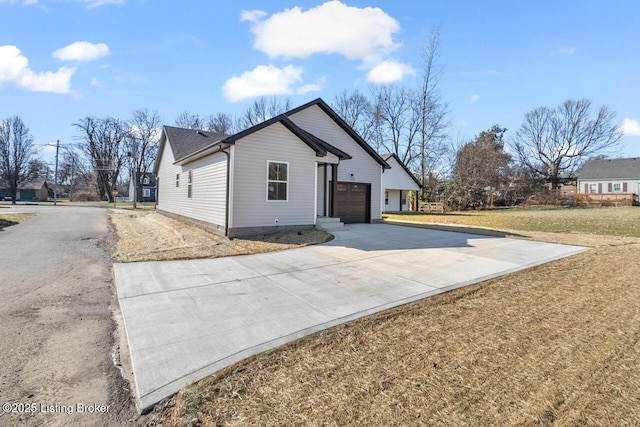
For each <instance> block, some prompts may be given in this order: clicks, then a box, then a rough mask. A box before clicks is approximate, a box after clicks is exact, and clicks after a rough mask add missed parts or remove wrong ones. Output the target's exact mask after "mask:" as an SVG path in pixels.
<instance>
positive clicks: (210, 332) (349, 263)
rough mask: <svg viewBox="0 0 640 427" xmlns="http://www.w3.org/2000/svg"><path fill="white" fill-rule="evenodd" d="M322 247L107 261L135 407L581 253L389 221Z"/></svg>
mask: <svg viewBox="0 0 640 427" xmlns="http://www.w3.org/2000/svg"><path fill="white" fill-rule="evenodd" d="M335 236H336V237H335V239H334V240H333V241H331V242H328V243H325V244H323V245H318V246H312V247H307V248H300V249H293V250H288V251H283V252H271V253H266V254H257V255H247V256H237V257H230V258H218V259H207V260H190V261H164V262H141V263H130V264H115V265H114V270H115V278H116V284H117V288H118V298H119V300H120V306H121V309H122V313H123V316H124V321H125V325H126V329H127V335H128V340H129V347H130V352H131V359H132V364H133V370H134V376H135V380H136V386H137V394H138V399H139V404H140V409H142V410H143V411H144V410H146V409H149V408H150V407H151V406H153V405H154V404H156V403H157V402H159V401H160V400H162V399H163V398H165V397H168V396H170V395H172V394H174V393H175V392H177V391H178V390H179V389H180V388H182V387H184V386H185V385H186V384H188V383H190V382H193V381H195V380H198V379H201V378H203V377H205V376H207V375H209V374H212V373H214V372H216V371H218V370H220V369H222V368H224V367H226V366H228V365H230V364H232V363H234V362H237V361H239V360H241V359H243V358H246V357H248V356H250V355H253V354H256V353H260V352H262V351H265V350H268V349H271V348H274V347H277V346H279V345H282V344H284V343H287V342H290V341H293V340H295V339H297V338H300V337H302V336H305V335H309V334H312V333H314V332H317V331H320V330H323V329H326V328H329V327H332V326H335V325H338V324H341V323H344V322H347V321H349V320H353V319H356V318H359V317H363V316H366V315H368V314H371V313H375V312H378V311H381V310H385V309H388V308H391V307H395V306H398V305H401V304H406V303H408V302H411V301H415V300H418V299H421V298H425V297H428V296H431V295H435V294H438V293H442V292H445V291H448V290H451V289H455V288H459V287H462V286H466V285H469V284H472V283H477V282H480V281H483V280H486V279H489V278H492V277H496V276H500V275H504V274H507V273H510V272H513V271H517V270H521V269H524V268H527V267H531V266H534V265H539V264H543V263H546V262H549V261H552V260H556V259H559V258H563V257H566V256H570V255H573V254H576V253H579V252H582V251H584V250H586V249H585V248H581V247H576V246H564V245H555V244H549V243H540V242H532V241H526V240H516V239H507V238H499V237H487V236H479V235H472V234H464V233H454V232H446V231H436V230H428V229H421V228H411V227H402V226H394V225H386V224H376V225H372V224H354V225H349V226H347V227H346V228H345V230H344V231H339V232H336V233H335Z"/></svg>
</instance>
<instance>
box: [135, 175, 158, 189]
mask: <svg viewBox="0 0 640 427" xmlns="http://www.w3.org/2000/svg"><path fill="white" fill-rule="evenodd" d="M145 176H147V177H149V183H148V184H144V183H143V177H145ZM136 178H137V180H138V182H140V183H142V185H144V186H146V187H155V186H156V174H154V173H151V172H138V173H136Z"/></svg>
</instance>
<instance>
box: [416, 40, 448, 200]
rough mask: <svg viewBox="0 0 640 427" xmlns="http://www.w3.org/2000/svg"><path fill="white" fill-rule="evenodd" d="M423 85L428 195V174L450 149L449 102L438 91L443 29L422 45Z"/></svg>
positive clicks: (422, 152)
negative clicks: (447, 132)
mask: <svg viewBox="0 0 640 427" xmlns="http://www.w3.org/2000/svg"><path fill="white" fill-rule="evenodd" d="M422 63H423V69H422V85H421V87H420V91H419V94H418V99H419V103H418V106H419V107H418V115H419V123H420V125H419V144H418V150H417V158H418V162H419V169H420V176H421V182H422V183H423V186H422V187H423V188H422V198H423V200H424V199H425V185H424V184H425V183H426V180H427V177H428V175H429V176H430V175H432V174H433V172H434V170H435V169H437V166H438V163H439V162H440V161H441V160H442V158H443V156H444V155H445V154H446V152H447V146H446V144H445V140H446V137H447V134H446V131H447V128H448V127H449V121H448V120H447V114H448V110H447V105H446V104H445V103H444V102H442V99H441V97H440V94H439V92H438V89H439V83H440V76H441V74H442V70H443V67H442V65H441V60H440V32H439V31H438V30H437V29H433V30H432V31H431V36H430V37H429V39H428V40H427V41H426V42H425V45H424V47H423V49H422Z"/></svg>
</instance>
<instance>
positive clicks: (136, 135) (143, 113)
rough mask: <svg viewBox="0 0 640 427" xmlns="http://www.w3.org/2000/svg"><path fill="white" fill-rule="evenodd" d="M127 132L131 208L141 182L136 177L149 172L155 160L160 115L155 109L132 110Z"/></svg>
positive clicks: (135, 204) (134, 203) (139, 192)
mask: <svg viewBox="0 0 640 427" xmlns="http://www.w3.org/2000/svg"><path fill="white" fill-rule="evenodd" d="M129 126H130V129H129V134H128V135H127V139H126V146H127V155H128V157H129V172H130V173H129V175H130V179H132V180H133V181H134V182H133V188H134V193H135V195H134V197H133V208H134V209H135V208H136V207H137V200H138V197H139V194H141V192H142V185H139V184H142V183H140V182H138V177H139V176H140V174H142V173H144V172H149V170H150V169H151V166H152V165H153V163H154V162H155V160H156V155H157V152H158V144H157V142H158V138H160V116H159V115H158V113H157V112H156V111H149V110H148V109H147V108H141V109H139V110H136V111H134V112H133V114H132V116H131V120H130V121H129Z"/></svg>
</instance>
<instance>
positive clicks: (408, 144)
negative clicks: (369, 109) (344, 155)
mask: <svg viewBox="0 0 640 427" xmlns="http://www.w3.org/2000/svg"><path fill="white" fill-rule="evenodd" d="M372 92H373V96H374V99H375V101H374V123H375V125H376V127H377V129H376V135H377V138H378V140H377V141H376V145H377V150H378V151H380V152H382V151H384V152H385V153H393V154H396V155H397V156H398V157H399V158H400V160H402V162H403V163H404V164H405V165H410V164H411V163H412V161H413V160H414V157H415V143H416V136H417V134H418V124H419V122H418V121H417V117H416V115H415V112H416V110H415V108H414V106H415V104H416V98H415V92H414V91H412V90H409V89H406V88H403V87H400V86H391V85H385V86H381V87H378V88H374V89H372Z"/></svg>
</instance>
